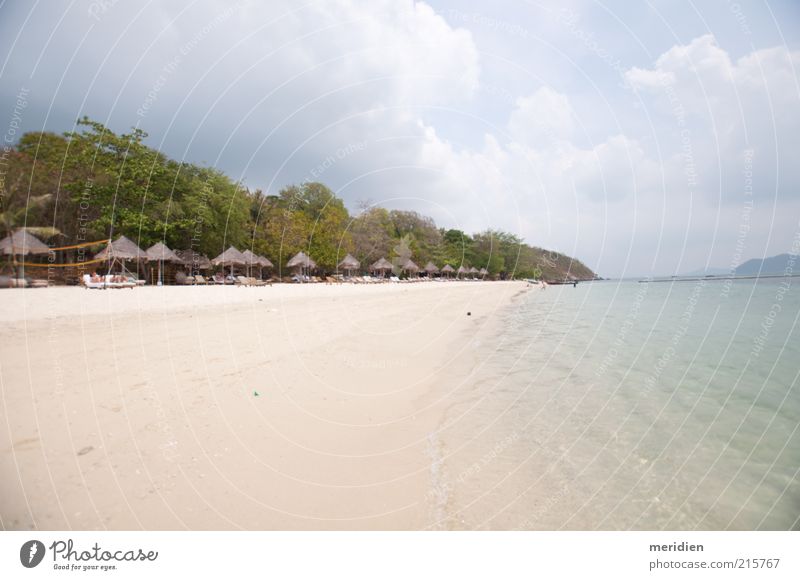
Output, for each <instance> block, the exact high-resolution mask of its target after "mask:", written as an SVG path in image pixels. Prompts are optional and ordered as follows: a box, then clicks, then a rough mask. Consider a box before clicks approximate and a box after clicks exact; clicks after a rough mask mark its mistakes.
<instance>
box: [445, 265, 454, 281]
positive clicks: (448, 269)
mask: <svg viewBox="0 0 800 580" xmlns="http://www.w3.org/2000/svg"><path fill="white" fill-rule="evenodd" d="M453 272H455V268H453V267H452V266H451V265H450V264H445V265H444V267H442V273H443V274H447V277H448V278H449V277H450V274H452V273H453Z"/></svg>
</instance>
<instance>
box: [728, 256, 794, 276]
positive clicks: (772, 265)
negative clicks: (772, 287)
mask: <svg viewBox="0 0 800 580" xmlns="http://www.w3.org/2000/svg"><path fill="white" fill-rule="evenodd" d="M791 257H792V256H791V255H790V254H778V255H777V256H772V257H769V258H763V259H762V258H753V259H752V260H747V261H746V262H745V263H744V264H742V265H741V266H739V267H738V268H736V275H737V276H755V275H758V274H761V275H764V274H783V272H784V270H785V269H786V266H787V265H788V264H789V260H790V259H791ZM795 269H796V270H797V273H798V274H800V264H795Z"/></svg>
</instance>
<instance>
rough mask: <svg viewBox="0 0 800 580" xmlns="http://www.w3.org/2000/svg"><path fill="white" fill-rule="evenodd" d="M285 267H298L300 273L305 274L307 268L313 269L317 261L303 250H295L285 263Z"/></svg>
mask: <svg viewBox="0 0 800 580" xmlns="http://www.w3.org/2000/svg"><path fill="white" fill-rule="evenodd" d="M286 267H287V268H299V269H300V274H301V275H303V276H305V275H306V271H307V270H313V269H314V268H316V267H317V263H316V262H315V261H314V260H312V259H311V258H310V257H309V256H307V255H306V254H305V253H304V252H297V253H296V254H295V255H294V257H292V259H291V260H289V261H288V262H287V263H286Z"/></svg>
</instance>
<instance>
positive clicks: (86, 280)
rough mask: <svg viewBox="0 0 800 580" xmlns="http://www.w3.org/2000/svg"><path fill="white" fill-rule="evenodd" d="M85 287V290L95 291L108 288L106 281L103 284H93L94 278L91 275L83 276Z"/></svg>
mask: <svg viewBox="0 0 800 580" xmlns="http://www.w3.org/2000/svg"><path fill="white" fill-rule="evenodd" d="M83 286H84V288H87V289H89V288H95V289H98V290H100V289H104V288H105V287H106V283H105V281H103V282H92V277H91V276H90V275H89V274H84V275H83Z"/></svg>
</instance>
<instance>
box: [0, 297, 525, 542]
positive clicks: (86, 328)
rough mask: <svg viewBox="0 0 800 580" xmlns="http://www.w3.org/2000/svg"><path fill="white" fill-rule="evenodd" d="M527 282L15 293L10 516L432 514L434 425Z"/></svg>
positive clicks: (258, 523)
mask: <svg viewBox="0 0 800 580" xmlns="http://www.w3.org/2000/svg"><path fill="white" fill-rule="evenodd" d="M524 289H525V285H524V283H513V282H512V283H500V282H492V283H490V282H481V283H474V282H472V283H470V282H450V283H419V284H384V285H356V286H352V285H342V286H326V285H302V286H298V285H276V286H273V287H259V288H236V287H164V288H137V289H135V290H104V291H98V290H83V289H80V288H50V289H36V290H2V291H0V344H2V348H1V349H0V387H2V399H1V400H0V416H1V417H2V422H3V424H2V425H0V481H1V482H2V489H1V493H0V524H2V527H3V528H5V529H30V528H39V529H104V528H108V529H140V528H144V529H187V528H188V529H237V528H244V529H422V528H429V527H435V526H436V525H437V518H439V517H441V510H442V509H443V506H442V505H440V503H441V497H440V496H439V494H438V492H437V489H436V478H437V469H438V464H437V460H438V459H439V458H440V457H439V453H440V451H439V449H438V439H437V435H436V430H437V426H438V425H439V422H440V420H441V417H442V416H443V413H444V411H445V410H446V409H447V407H448V405H450V404H452V403H453V401H455V400H457V399H458V397H459V394H460V392H461V391H462V389H463V388H465V387H466V386H467V385H468V383H469V374H470V371H471V369H472V367H473V365H474V356H473V354H472V353H473V350H474V344H475V341H476V340H484V339H486V338H489V337H491V336H494V334H495V333H496V331H497V329H496V328H495V327H494V326H493V324H492V323H493V321H494V320H495V319H496V317H495V316H494V314H495V313H496V312H497V310H498V309H500V308H503V307H505V306H506V305H508V304H509V303H510V301H511V299H512V297H513V296H514V295H516V294H518V293H519V292H521V291H524ZM468 311H470V312H472V316H467V315H466V313H467V312H468ZM255 392H258V394H259V396H256V395H255Z"/></svg>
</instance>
